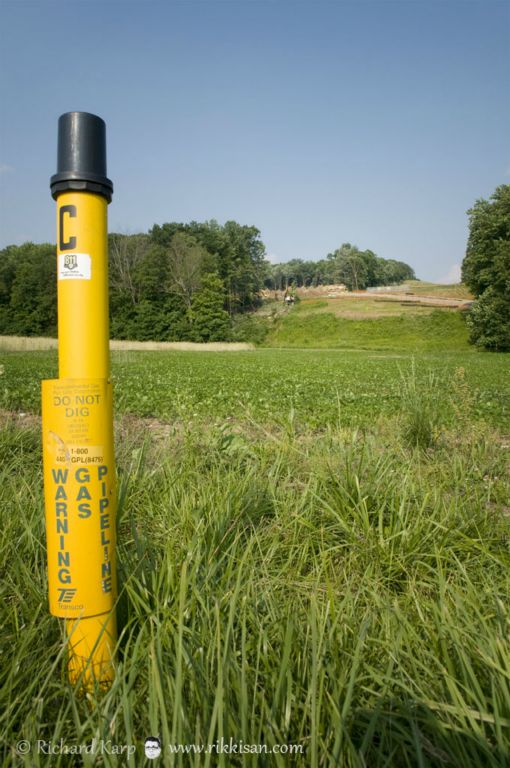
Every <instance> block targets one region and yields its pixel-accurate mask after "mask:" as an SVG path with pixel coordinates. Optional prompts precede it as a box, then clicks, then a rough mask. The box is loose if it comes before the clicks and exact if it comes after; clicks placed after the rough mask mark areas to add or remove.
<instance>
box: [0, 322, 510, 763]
mask: <svg viewBox="0 0 510 768" xmlns="http://www.w3.org/2000/svg"><path fill="white" fill-rule="evenodd" d="M452 316H453V315H450V314H448V315H447V314H445V315H443V317H448V319H447V320H446V321H444V323H443V324H442V325H441V331H440V332H439V331H438V333H437V334H436V337H435V342H434V343H432V342H431V341H430V338H429V339H428V341H427V344H428V345H429V350H428V351H425V350H424V349H423V348H422V349H421V352H416V351H415V349H414V346H413V344H411V343H410V341H409V338H410V336H409V334H407V335H406V334H402V335H401V336H400V337H399V336H398V334H395V333H393V330H392V329H391V328H390V330H389V331H388V326H384V328H385V330H381V327H380V326H379V330H378V331H377V329H376V328H375V327H374V326H373V325H372V330H373V336H372V347H371V348H368V349H363V348H362V347H363V346H364V344H361V345H359V346H358V347H357V348H356V349H347V348H346V349H334V350H325V349H308V350H306V349H305V350H297V349H258V350H254V351H246V352H232V353H222V352H216V353H208V352H203V353H195V352H122V351H121V352H114V353H113V358H112V359H113V378H114V384H115V402H116V446H117V465H118V473H119V496H120V504H119V515H118V528H119V547H118V560H119V577H120V584H121V594H120V598H119V605H118V617H119V625H120V627H121V635H120V640H119V654H118V669H117V676H116V680H115V683H114V685H113V687H112V688H111V690H110V691H109V692H108V693H106V694H101V693H99V692H96V693H91V694H89V696H88V698H86V697H82V696H80V695H79V694H78V693H77V692H76V691H75V690H73V688H72V687H71V686H70V685H69V683H68V682H67V680H66V674H65V664H64V658H65V650H66V649H65V640H64V638H63V635H62V628H61V626H60V625H59V622H58V620H56V619H54V618H52V617H50V616H49V615H48V611H47V603H46V571H45V569H46V565H45V557H46V555H45V546H44V523H43V502H42V473H41V466H40V464H41V448H40V433H39V424H38V418H37V414H38V412H39V386H40V379H41V378H47V377H53V376H55V375H56V368H57V366H56V353H55V352H32V353H26V352H25V353H14V352H11V353H3V354H2V355H1V360H0V362H1V364H2V369H1V370H2V374H1V375H0V408H2V409H3V410H2V417H1V419H2V429H1V430H0V467H1V469H0V472H1V474H2V478H1V483H0V515H1V525H2V530H3V537H2V543H1V553H2V554H1V559H0V562H1V565H2V569H3V582H2V590H3V594H2V597H3V599H2V603H1V608H0V610H1V614H0V620H1V625H2V672H1V674H2V678H1V682H2V685H1V686H0V690H1V693H0V702H1V705H2V713H3V714H2V717H1V720H0V729H1V730H0V734H1V741H2V745H3V747H2V749H3V752H2V754H3V758H2V759H3V764H5V765H25V766H39V765H40V766H47V765H52V766H53V765H54V766H68V765H83V764H85V765H97V766H102V765H106V766H114V765H124V764H128V765H130V766H133V768H134V767H135V766H136V768H138V766H141V765H149V764H150V763H149V761H146V760H145V758H144V757H143V741H144V738H145V737H146V736H148V735H152V734H159V735H160V736H161V738H162V740H163V743H164V746H165V747H166V749H165V751H164V753H163V756H162V757H161V758H160V759H159V764H160V765H165V766H173V765H178V766H183V767H184V768H186V767H187V766H197V768H198V766H200V767H202V766H209V765H210V766H214V765H221V766H225V767H226V768H227V767H228V766H278V767H279V766H289V765H296V766H297V765H299V766H301V765H302V766H312V767H314V768H315V767H317V768H318V766H334V765H338V766H348V767H350V766H353V767H356V768H364V767H365V766H370V768H372V767H375V768H379V767H381V768H382V766H388V767H389V768H392V767H393V766H395V767H396V768H400V766H409V768H414V767H415V766H426V767H429V766H430V767H435V766H459V767H460V766H468V767H470V766H473V768H478V766H494V767H496V766H504V765H508V764H509V763H510V751H509V744H510V650H509V639H510V608H509V605H508V593H509V589H510V569H509V566H510V507H509V501H508V499H509V498H510V483H509V477H508V467H509V463H510V436H509V433H510V412H509V405H508V403H509V395H510V380H509V374H508V356H505V355H490V354H483V353H480V352H476V351H473V350H472V349H468V348H467V347H465V346H461V345H459V344H458V342H457V333H458V328H457V327H456V326H454V327H452V329H451V332H450V333H449V334H448V333H447V329H448V327H449V326H448V325H447V324H448V323H450V322H452V321H451V320H450V319H449V318H450V317H452ZM296 317H299V315H298V314H297V313H296V314H295V315H294V318H296ZM423 317H424V318H427V317H428V318H429V319H430V318H432V321H433V322H443V321H438V320H433V318H434V314H432V315H427V316H425V315H424V316H423ZM455 318H457V316H455ZM334 319H335V318H334ZM389 320H392V321H393V320H394V318H389ZM416 320H417V321H418V320H420V321H421V318H418V317H416ZM383 321H384V319H382V320H381V321H380V322H381V323H382V322H383ZM365 322H366V323H368V324H372V321H371V320H366V321H365ZM455 322H456V320H455ZM385 333H386V336H384V334H385ZM384 338H386V342H384ZM399 338H400V346H399V342H398V339H399ZM280 340H281V339H280ZM320 340H321V339H320V337H318V336H316V337H315V344H314V346H315V347H317V346H319V344H320ZM385 343H387V344H388V345H389V346H388V347H387V348H386V347H385V346H384V344H385ZM20 412H21V413H23V414H24V415H21V416H20ZM60 738H64V739H65V741H66V742H68V743H71V744H73V743H74V744H87V743H90V742H91V740H92V739H93V738H96V739H98V740H101V739H102V740H104V742H106V743H108V740H110V742H113V743H116V744H130V745H131V744H132V745H134V746H135V747H136V750H137V752H136V755H134V756H131V757H130V758H129V759H126V758H122V759H118V758H117V757H116V756H115V755H110V754H107V753H106V754H105V753H103V754H102V755H96V756H95V757H94V756H87V755H82V756H80V757H77V756H76V757H73V756H70V755H59V754H56V755H54V756H53V757H51V758H50V757H47V756H44V755H35V754H29V755H26V756H20V755H16V753H15V744H16V743H17V742H18V741H19V740H20V739H27V740H30V741H31V742H35V741H36V740H37V739H45V740H47V741H50V740H53V742H55V743H56V742H57V741H58V740H59V739H60ZM222 738H223V739H224V740H225V742H229V740H230V739H232V740H233V741H234V742H236V743H239V742H243V743H244V744H245V745H246V744H248V745H259V744H264V745H266V749H268V750H272V749H273V748H274V747H275V745H280V746H279V747H278V749H279V750H280V751H279V752H278V753H276V752H275V753H273V754H270V755H269V754H245V755H239V754H238V755H235V754H230V755H226V754H223V755H216V754H205V753H203V754H197V755H193V754H187V755H184V754H180V755H179V754H172V753H171V752H170V751H169V747H170V745H175V744H182V745H186V744H194V745H197V746H198V745H202V744H210V743H215V742H216V741H218V740H220V739H222ZM281 745H292V747H299V748H300V749H302V750H303V751H302V753H301V754H290V753H289V752H287V753H286V752H285V750H282V749H281ZM287 749H290V748H289V747H287ZM155 764H158V763H155Z"/></svg>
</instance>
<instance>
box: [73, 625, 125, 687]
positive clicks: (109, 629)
mask: <svg viewBox="0 0 510 768" xmlns="http://www.w3.org/2000/svg"><path fill="white" fill-rule="evenodd" d="M66 633H67V636H68V637H69V664H68V670H69V680H70V681H71V683H73V684H75V683H77V682H78V681H79V680H80V679H81V682H82V685H83V686H84V687H85V688H86V689H89V690H92V689H94V688H95V687H97V686H99V687H101V688H106V687H108V686H109V685H110V684H111V683H112V681H113V678H114V656H115V643H116V638H117V623H116V620H115V612H112V613H103V614H101V615H100V616H89V617H87V618H83V619H68V620H67V621H66Z"/></svg>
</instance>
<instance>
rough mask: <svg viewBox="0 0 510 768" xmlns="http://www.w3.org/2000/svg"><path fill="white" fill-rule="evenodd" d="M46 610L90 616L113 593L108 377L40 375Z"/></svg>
mask: <svg viewBox="0 0 510 768" xmlns="http://www.w3.org/2000/svg"><path fill="white" fill-rule="evenodd" d="M42 395H43V397H42V406H43V408H42V410H43V420H42V421H43V463H44V493H45V509H46V539H47V551H48V580H49V597H50V611H51V613H53V615H55V616H65V617H67V618H71V617H73V616H94V615H97V614H101V613H106V612H107V611H109V610H111V608H112V606H113V602H114V600H115V594H116V586H115V497H116V493H115V486H116V482H115V467H114V459H113V435H112V394H111V384H110V383H109V382H107V381H106V380H104V379H57V380H54V381H43V383H42Z"/></svg>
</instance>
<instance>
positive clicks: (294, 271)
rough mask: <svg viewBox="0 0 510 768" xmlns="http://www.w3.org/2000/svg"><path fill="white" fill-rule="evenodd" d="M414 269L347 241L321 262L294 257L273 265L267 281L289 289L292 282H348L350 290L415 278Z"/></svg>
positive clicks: (272, 284) (306, 283)
mask: <svg viewBox="0 0 510 768" xmlns="http://www.w3.org/2000/svg"><path fill="white" fill-rule="evenodd" d="M414 279H416V278H415V274H414V270H413V269H412V268H411V267H410V266H409V265H408V264H405V263H404V262H403V261H395V260H394V259H383V258H382V257H381V256H377V255H376V254H375V253H374V252H373V251H371V250H366V251H361V250H360V249H359V248H357V247H356V246H355V245H351V243H344V244H343V245H341V246H340V248H337V250H336V251H334V252H333V253H328V255H327V256H326V258H325V259H321V260H320V261H302V260H301V259H292V260H291V261H287V262H285V263H284V264H272V265H271V266H270V274H269V276H268V277H267V279H266V281H265V284H266V287H267V288H273V289H274V290H285V289H286V288H288V287H289V286H290V285H293V286H297V287H298V288H301V287H302V286H317V285H339V284H341V285H345V287H346V288H347V289H348V290H349V291H362V290H364V289H365V288H371V287H373V286H377V285H398V284H399V283H403V282H405V281H406V280H414Z"/></svg>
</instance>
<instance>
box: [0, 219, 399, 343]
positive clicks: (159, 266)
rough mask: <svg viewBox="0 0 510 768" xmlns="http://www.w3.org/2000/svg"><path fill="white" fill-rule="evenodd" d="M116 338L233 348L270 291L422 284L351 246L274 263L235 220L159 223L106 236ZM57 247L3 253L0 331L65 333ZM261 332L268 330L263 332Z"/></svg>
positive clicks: (252, 230)
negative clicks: (220, 343) (265, 291)
mask: <svg viewBox="0 0 510 768" xmlns="http://www.w3.org/2000/svg"><path fill="white" fill-rule="evenodd" d="M108 250H109V297H110V333H111V336H112V338H116V339H135V340H141V341H144V340H150V339H151V340H152V339H153V340H161V341H228V340H242V339H244V338H249V337H250V334H252V332H256V331H255V326H254V327H253V328H252V327H251V325H250V322H249V318H248V313H249V312H250V311H252V310H254V309H255V308H256V307H257V306H258V304H259V303H260V294H261V290H262V288H264V287H266V288H272V289H283V290H284V289H286V288H288V287H289V286H291V285H292V286H295V287H301V286H306V285H333V284H338V283H343V284H345V285H346V286H347V288H348V289H350V290H361V289H363V288H366V287H368V286H372V285H383V284H392V283H399V282H402V281H404V280H407V279H410V278H412V277H414V272H413V270H412V269H411V268H410V267H409V266H408V265H407V264H404V263H403V262H398V261H393V260H391V259H390V260H385V259H382V258H380V257H378V256H376V255H375V254H374V253H373V252H372V251H360V250H359V249H358V248H357V247H356V246H353V245H350V244H349V243H346V244H344V245H342V246H341V247H340V248H338V249H337V250H336V251H334V252H333V253H330V254H328V256H327V257H326V258H325V259H323V260H322V261H317V262H313V261H302V260H299V259H294V260H292V261H290V262H287V263H286V264H276V265H273V264H270V263H269V262H268V261H267V259H266V249H265V246H264V243H263V242H262V240H261V237H260V231H259V230H258V229H257V228H256V227H254V226H246V225H241V224H238V223H237V222H235V221H227V222H226V223H225V224H224V225H220V224H218V222H216V221H214V220H212V221H207V222H203V223H200V222H195V221H193V222H191V223H189V224H182V223H176V222H173V223H166V224H163V225H158V224H155V225H154V226H153V227H152V229H150V230H149V232H147V233H143V234H135V235H124V234H118V233H113V234H110V235H109V238H108ZM56 281H57V278H56V259H55V246H54V245H52V244H50V243H43V244H35V243H25V244H24V245H21V246H14V245H11V246H8V247H7V248H4V249H3V250H2V251H0V334H11V335H22V336H55V335H56V333H57V282H56ZM259 330H260V329H259Z"/></svg>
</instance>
